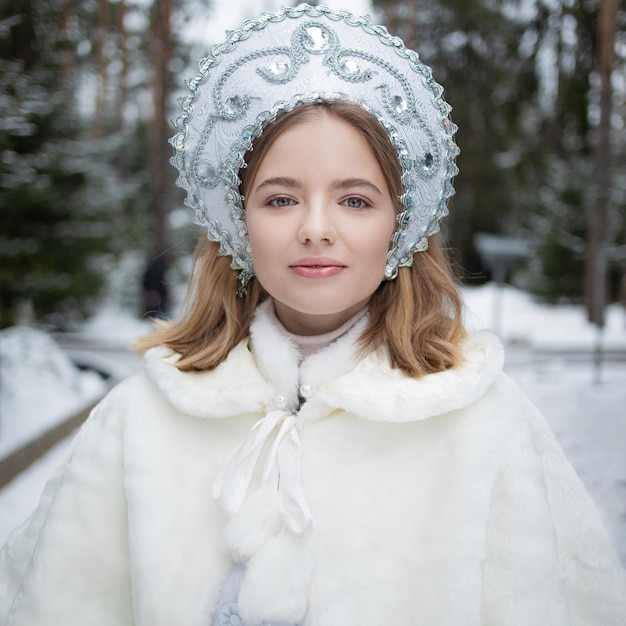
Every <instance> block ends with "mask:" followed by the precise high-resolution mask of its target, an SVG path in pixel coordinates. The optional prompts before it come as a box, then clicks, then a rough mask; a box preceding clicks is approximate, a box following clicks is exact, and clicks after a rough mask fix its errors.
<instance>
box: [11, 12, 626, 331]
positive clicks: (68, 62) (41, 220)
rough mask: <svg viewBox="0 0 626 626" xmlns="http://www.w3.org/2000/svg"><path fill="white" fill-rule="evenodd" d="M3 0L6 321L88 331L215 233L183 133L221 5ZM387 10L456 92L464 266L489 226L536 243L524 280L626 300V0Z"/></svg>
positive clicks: (478, 277)
mask: <svg viewBox="0 0 626 626" xmlns="http://www.w3.org/2000/svg"><path fill="white" fill-rule="evenodd" d="M214 1H215V2H217V1H222V0H214ZM0 6H1V9H0V178H1V183H0V220H1V230H0V305H1V312H0V314H1V317H0V324H1V326H2V327H5V326H9V325H12V324H15V323H19V322H24V321H31V322H32V321H36V322H37V323H38V324H40V325H42V326H43V327H44V328H49V329H53V330H63V329H71V328H72V327H74V326H75V325H76V324H77V323H78V322H79V321H80V320H81V319H83V318H84V317H85V316H88V315H90V314H92V313H93V312H94V311H95V310H96V309H97V308H98V306H100V304H101V303H102V302H103V301H105V300H107V301H111V300H112V301H115V302H116V303H118V304H119V305H120V306H122V307H131V308H133V310H136V311H137V314H138V315H140V314H142V312H143V309H144V308H145V304H144V303H143V302H142V295H141V292H142V280H143V277H144V272H145V270H146V267H147V266H148V264H149V263H150V262H151V261H157V260H158V262H159V263H160V264H161V265H162V266H164V267H165V268H167V269H168V272H169V274H166V279H165V280H167V281H171V282H176V281H178V280H179V279H180V280H184V278H185V276H184V275H185V271H186V267H187V266H188V259H189V254H190V251H191V250H192V248H193V246H194V241H195V239H196V238H197V237H198V236H201V235H203V233H199V232H197V231H196V230H195V229H192V228H190V222H191V217H192V216H191V211H190V210H188V209H185V208H183V206H182V205H183V199H184V198H183V192H182V191H181V190H179V189H178V188H176V187H175V185H174V181H175V170H174V168H173V167H172V166H171V165H170V164H169V158H170V156H171V154H172V149H171V146H170V145H169V144H168V139H169V137H170V136H171V135H172V134H173V128H172V126H171V123H170V119H171V118H173V117H174V116H175V115H176V112H177V105H176V98H177V97H178V96H180V95H181V93H182V90H183V89H184V83H183V78H189V77H191V76H192V75H193V74H194V71H195V61H196V60H197V59H199V58H200V57H202V56H203V55H204V54H205V53H206V52H207V50H208V45H209V43H210V42H208V43H207V42H198V41H192V40H190V39H189V38H188V37H187V36H186V35H185V33H187V32H189V28H188V27H189V25H190V24H191V23H192V22H193V20H194V15H195V16H197V15H198V14H199V12H201V13H203V14H206V13H207V12H208V11H210V7H211V5H210V3H208V2H201V1H200V0H80V1H79V0H11V1H10V2H9V1H8V0H1V2H0ZM258 9H259V4H258V3H256V2H254V1H251V2H250V13H249V15H250V17H254V16H255V14H256V12H257V11H258ZM371 14H372V16H373V18H374V21H375V22H379V23H383V24H385V25H386V26H387V27H388V28H389V30H390V31H391V32H392V33H394V34H398V35H400V36H401V37H402V38H403V39H404V40H405V42H406V43H407V45H408V46H409V47H414V48H415V49H417V50H418V51H419V53H420V56H421V58H422V60H423V61H424V62H425V63H426V64H428V65H430V66H431V67H432V68H433V73H434V76H435V78H436V79H437V81H438V82H440V83H442V84H443V85H444V86H445V91H446V99H447V100H448V101H449V102H450V103H451V104H452V106H453V120H454V121H455V122H456V123H457V124H458V126H459V128H460V130H459V132H458V134H457V142H458V144H459V146H460V148H461V154H460V156H459V158H458V165H459V168H460V174H459V176H458V177H457V178H456V181H455V187H456V190H457V194H456V196H455V197H454V198H453V199H452V202H451V207H450V208H451V217H450V219H449V220H448V226H447V233H446V235H447V237H448V238H449V240H450V245H451V247H452V248H454V249H455V250H457V251H458V253H457V258H456V261H457V263H458V264H459V265H460V267H462V273H463V278H464V280H465V281H466V282H467V283H468V284H477V283H480V282H484V281H485V280H488V279H490V278H493V276H492V271H493V266H492V265H490V264H489V263H488V262H487V261H486V259H485V258H484V257H481V254H480V251H479V248H478V247H477V245H476V243H477V241H476V235H477V234H478V233H490V234H495V235H498V236H503V237H506V238H511V239H505V246H506V245H510V246H513V245H517V244H519V242H520V241H521V242H522V243H523V248H524V252H525V255H526V256H525V258H524V260H523V261H520V262H518V263H516V264H515V265H514V266H513V267H511V268H509V271H508V272H507V275H506V279H507V280H508V281H510V282H512V283H513V284H516V285H517V286H519V287H521V288H523V289H525V290H528V291H530V292H532V293H534V294H536V295H537V297H541V298H543V299H546V300H548V301H562V300H563V299H567V300H569V301H574V302H583V301H584V302H586V304H587V306H588V310H589V315H590V317H591V318H593V319H595V320H596V322H597V323H601V321H602V317H601V316H602V309H603V305H604V303H605V302H607V301H616V300H618V299H622V300H624V299H626V288H625V285H626V6H625V3H624V2H623V1H620V0H505V1H499V0H472V1H471V2H470V1H468V0H399V1H398V0H394V1H384V0H375V1H374V2H373V6H372V10H371ZM233 26H234V25H233ZM192 233H195V234H192ZM153 269H155V267H154V264H153ZM162 269H163V267H160V268H159V267H156V269H155V271H156V272H157V275H158V276H159V277H161V273H160V271H161V270H162ZM159 280H161V278H159ZM594 307H595V308H594ZM164 308H166V306H164Z"/></svg>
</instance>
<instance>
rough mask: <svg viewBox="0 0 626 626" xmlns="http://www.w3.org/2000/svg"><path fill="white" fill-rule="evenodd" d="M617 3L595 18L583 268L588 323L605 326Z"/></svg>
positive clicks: (609, 2)
mask: <svg viewBox="0 0 626 626" xmlns="http://www.w3.org/2000/svg"><path fill="white" fill-rule="evenodd" d="M618 7H619V0H602V1H601V4H600V12H599V16H598V41H597V47H596V69H597V72H598V74H599V76H600V123H599V126H598V137H597V141H596V146H595V159H594V161H595V163H594V180H593V198H592V202H593V205H592V210H591V214H590V223H589V231H588V232H589V234H588V240H587V259H586V267H585V304H586V307H587V315H588V318H589V321H591V322H592V323H593V324H595V325H596V326H598V327H602V326H603V325H604V306H605V304H606V294H607V266H608V259H607V243H608V242H607V235H608V233H607V215H608V204H609V197H610V190H611V108H612V107H611V101H612V95H613V94H612V88H611V72H612V69H613V60H614V56H615V55H614V47H615V21H616V17H617V10H618Z"/></svg>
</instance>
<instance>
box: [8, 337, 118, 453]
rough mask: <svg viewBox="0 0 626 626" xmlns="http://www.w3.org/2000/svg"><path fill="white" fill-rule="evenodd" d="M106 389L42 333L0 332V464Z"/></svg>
mask: <svg viewBox="0 0 626 626" xmlns="http://www.w3.org/2000/svg"><path fill="white" fill-rule="evenodd" d="M106 389H107V385H106V383H105V381H104V380H103V379H102V378H101V377H100V376H98V374H96V373H95V372H89V371H81V370H80V369H78V368H77V367H76V366H75V365H74V363H72V361H71V360H70V359H69V358H68V357H67V356H66V355H65V354H64V352H63V351H62V350H61V349H60V348H59V346H58V345H57V344H56V343H55V342H54V340H53V339H52V338H51V337H50V336H49V335H47V334H46V333H45V332H43V331H40V330H36V329H34V328H29V327H28V326H15V327H12V328H7V329H5V330H3V331H2V332H0V391H1V393H0V458H3V457H5V456H6V455H7V454H8V453H10V452H11V451H13V450H15V449H16V448H18V447H19V446H21V445H22V444H24V443H25V442H27V441H29V440H30V439H32V438H33V437H35V436H37V435H38V434H40V433H42V432H44V431H46V430H48V429H49V428H51V427H53V426H55V425H57V424H58V423H59V422H62V421H64V420H65V419H66V418H67V417H68V416H69V415H72V414H73V413H76V412H77V411H79V410H80V409H82V408H84V407H85V406H87V405H88V404H89V403H91V402H94V401H95V400H97V399H98V398H100V397H101V396H102V394H103V393H105V391H106Z"/></svg>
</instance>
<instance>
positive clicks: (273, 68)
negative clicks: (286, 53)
mask: <svg viewBox="0 0 626 626" xmlns="http://www.w3.org/2000/svg"><path fill="white" fill-rule="evenodd" d="M267 71H268V72H269V73H270V74H272V76H276V77H277V78H281V77H282V76H285V75H286V74H287V73H288V72H289V63H287V62H286V61H274V63H270V64H269V65H268V66H267Z"/></svg>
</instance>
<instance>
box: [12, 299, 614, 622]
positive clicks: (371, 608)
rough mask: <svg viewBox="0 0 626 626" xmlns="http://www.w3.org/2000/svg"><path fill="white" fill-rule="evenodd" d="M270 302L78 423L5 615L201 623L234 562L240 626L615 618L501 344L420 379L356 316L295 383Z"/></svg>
mask: <svg viewBox="0 0 626 626" xmlns="http://www.w3.org/2000/svg"><path fill="white" fill-rule="evenodd" d="M267 306H268V305H265V306H264V307H263V306H262V307H261V308H260V310H259V312H258V313H257V316H256V318H255V320H254V322H253V326H252V329H251V338H250V341H249V342H247V341H246V342H242V343H241V344H240V345H239V346H238V347H236V348H235V349H234V350H233V352H232V353H231V355H230V356H229V358H228V359H227V360H226V361H225V362H224V363H223V364H222V365H220V366H219V367H218V368H216V369H215V370H213V371H211V372H201V373H181V372H180V371H179V370H177V369H176V368H175V367H174V366H173V364H172V363H173V362H174V361H175V360H176V358H177V357H176V355H172V354H171V353H170V352H169V351H168V350H165V349H162V348H157V349H154V350H152V351H150V352H149V353H148V355H147V358H146V367H145V370H144V371H143V372H142V373H140V374H138V375H136V376H134V377H132V378H130V379H129V380H127V381H125V382H124V383H122V384H121V385H119V386H118V387H117V388H116V389H114V390H113V391H112V392H111V393H110V394H109V395H108V397H107V398H106V399H105V400H103V401H102V402H101V403H100V405H99V406H98V407H97V408H96V409H95V410H94V412H93V414H92V415H91V417H90V419H89V420H88V421H87V423H86V424H85V425H84V427H83V428H82V429H81V431H80V433H79V434H78V436H77V437H76V439H75V441H74V443H73V445H72V447H71V450H70V452H69V454H68V457H67V459H66V461H65V463H64V464H63V465H62V467H60V468H59V469H58V470H57V472H56V473H55V475H54V476H53V477H52V479H51V481H50V482H49V484H48V486H47V488H46V490H45V493H44V495H43V498H42V501H41V503H40V506H39V508H38V509H37V510H36V511H35V513H34V514H33V516H32V517H31V518H30V519H29V520H28V521H27V522H26V523H25V524H24V525H23V526H22V527H20V528H18V529H17V530H16V531H14V533H13V534H12V535H11V537H10V539H9V541H8V542H7V544H6V545H5V547H4V549H3V551H2V553H1V554H0V619H1V620H7V621H6V623H7V624H9V625H11V626H13V625H20V626H40V625H41V626H43V625H45V626H55V625H59V626H61V625H62V626H130V625H136V626H209V625H210V624H211V623H212V617H213V612H214V607H215V605H216V603H217V600H218V598H219V593H220V588H221V585H222V583H223V581H224V579H225V578H226V577H227V576H228V574H229V572H230V571H231V569H232V567H233V563H235V562H238V561H239V562H243V563H244V564H245V566H246V576H245V578H244V580H243V583H242V587H241V593H240V603H239V609H240V612H241V614H242V616H243V617H244V619H246V621H247V623H249V624H254V623H256V622H259V621H261V620H263V619H273V620H277V621H283V622H294V623H295V622H298V621H302V622H303V623H304V624H306V625H307V626H386V625H388V624H393V625H394V626H415V625H418V624H419V625H424V626H479V625H484V626H623V625H624V624H626V581H625V576H624V571H623V569H622V568H621V566H620V564H619V561H618V559H617V556H616V554H615V552H614V551H613V549H612V548H611V546H610V542H609V539H608V537H607V534H606V532H605V530H604V529H603V527H602V525H601V523H600V522H599V519H598V515H597V513H596V510H595V507H594V505H593V503H592V502H591V500H590V498H589V496H588V495H587V494H586V492H585V490H584V488H583V486H582V484H581V482H580V481H579V479H578V477H577V476H576V475H575V473H574V471H573V470H572V468H571V466H570V465H569V464H568V462H567V461H566V459H565V458H564V456H563V453H562V451H561V449H560V448H559V446H558V444H557V443H556V441H555V439H554V437H553V435H552V434H551V432H550V430H549V429H548V427H547V425H546V424H545V422H544V420H543V418H542V417H541V415H539V414H538V412H537V411H536V409H535V408H534V407H533V406H532V405H531V404H530V402H529V401H528V400H527V399H526V398H525V396H524V395H523V394H522V393H521V392H520V391H519V390H518V389H517V388H516V387H515V385H514V384H513V383H512V382H511V381H510V380H509V379H508V378H507V377H506V376H505V375H504V374H502V372H501V367H502V350H501V346H500V344H499V342H498V341H497V339H495V337H493V336H492V335H490V334H489V333H478V334H475V335H472V336H470V338H469V339H468V340H467V342H466V343H465V346H464V353H465V362H464V364H463V365H462V366H460V367H458V368H456V369H453V370H450V371H447V372H444V373H439V374H432V375H429V376H426V377H424V378H422V379H419V380H416V379H413V378H410V377H408V376H407V375H405V374H403V373H402V372H401V371H398V370H394V369H391V368H390V367H389V365H388V363H387V362H386V360H385V359H384V358H383V357H382V356H380V355H376V354H370V355H368V356H366V357H364V358H361V359H356V358H355V356H354V354H353V345H354V339H355V337H356V336H358V334H359V333H360V332H361V330H362V325H363V323H364V320H363V321H361V322H359V324H357V326H356V327H354V328H353V329H352V330H351V331H350V332H349V333H348V335H347V336H344V337H343V338H341V339H340V340H338V341H337V342H335V343H334V344H332V345H331V346H329V347H328V348H327V349H325V350H323V351H322V352H320V353H318V354H316V355H314V356H312V357H309V358H308V359H306V360H305V361H304V363H303V364H302V366H301V367H300V368H298V366H297V354H296V350H295V348H294V346H292V345H291V344H290V342H289V341H288V340H287V339H286V338H285V337H284V336H283V335H282V334H281V333H280V332H279V331H278V330H277V329H276V328H275V327H274V326H273V325H272V323H271V321H270V319H269V316H268V315H267V311H266V310H265V308H266V307H267ZM302 395H304V396H307V398H306V401H305V402H304V403H303V404H302V407H301V409H300V410H299V412H298V413H297V417H296V418H295V419H293V418H291V416H290V414H289V409H291V408H293V409H296V408H297V407H298V406H299V404H300V402H301V399H299V396H302ZM265 416H270V417H271V419H274V418H275V420H276V424H275V428H274V427H272V428H268V429H266V430H268V432H265V433H263V432H262V428H263V426H264V425H267V419H268V418H266V417H265ZM272 416H273V417H272ZM264 420H265V421H264ZM255 424H256V425H257V426H256V428H255V430H254V431H253V433H252V435H251V434H250V431H251V429H252V428H253V427H254V426H255ZM259 425H260V426H259ZM250 437H252V438H253V439H254V442H253V441H252V440H251V439H250ZM281 437H282V439H281ZM255 438H256V439H255ZM242 441H243V442H244V444H242V443H241V442H242ZM253 443H254V445H252V444H253ZM238 446H239V447H238ZM254 446H256V448H255V447H254ZM236 448H237V450H238V453H235V455H234V456H232V455H231V453H232V452H233V450H235V449H236ZM251 450H252V451H253V452H254V454H252V453H251V452H250V451H251ZM248 453H250V454H252V456H250V454H248ZM229 455H231V456H230V460H229V461H228V460H227V459H229ZM255 455H256V456H255ZM257 457H258V458H257ZM229 464H230V470H229V471H227V472H226V474H224V473H223V472H224V468H228V467H229ZM264 465H265V470H266V471H265V472H263V466H264ZM246 466H248V469H249V471H248V475H246V472H245V471H244V470H245V468H246ZM220 470H222V474H220ZM218 477H219V478H218ZM248 477H249V478H250V483H249V484H247V479H248ZM220 481H221V482H220ZM218 485H221V487H222V492H223V496H224V497H225V498H226V500H228V499H229V498H230V496H231V495H232V494H234V493H236V494H238V496H237V497H235V498H234V500H235V501H230V502H225V503H220V504H221V506H222V508H220V507H219V506H218V505H217V504H216V501H215V500H214V498H213V495H216V494H215V493H214V492H212V490H215V489H216V488H217V492H219V491H220V489H219V487H217V486H218ZM231 500H233V498H231ZM222 509H225V510H226V512H224V511H223V510H222Z"/></svg>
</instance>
